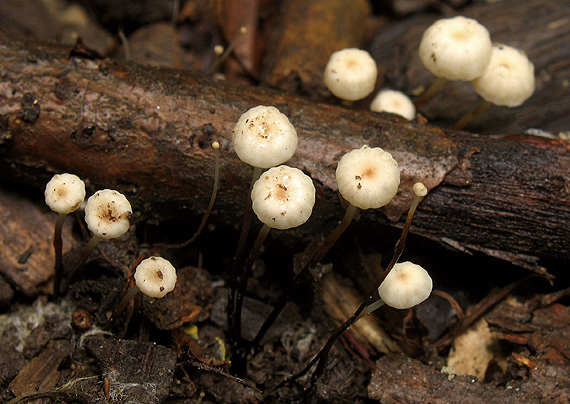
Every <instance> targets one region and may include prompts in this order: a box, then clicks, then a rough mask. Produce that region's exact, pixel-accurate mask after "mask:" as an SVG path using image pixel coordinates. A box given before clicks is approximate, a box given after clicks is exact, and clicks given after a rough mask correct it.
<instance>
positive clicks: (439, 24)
mask: <svg viewBox="0 0 570 404" xmlns="http://www.w3.org/2000/svg"><path fill="white" fill-rule="evenodd" d="M492 48H493V43H492V42H491V36H490V35H489V31H488V30H487V28H485V27H484V26H483V25H481V24H479V23H478V22H477V20H474V19H472V18H466V17H463V16H458V17H453V18H444V19H441V20H438V21H436V22H435V23H433V24H432V25H431V26H430V27H429V28H428V29H427V30H426V31H425V32H424V35H423V37H422V40H421V42H420V48H419V54H420V59H421V60H422V62H423V64H424V66H425V67H426V69H428V70H429V71H430V72H432V73H433V74H435V75H436V76H438V77H444V78H446V79H448V80H467V81H470V80H473V79H474V78H476V77H479V76H480V75H482V74H483V72H484V71H485V69H486V67H487V65H488V64H489V60H490V59H491V50H492Z"/></svg>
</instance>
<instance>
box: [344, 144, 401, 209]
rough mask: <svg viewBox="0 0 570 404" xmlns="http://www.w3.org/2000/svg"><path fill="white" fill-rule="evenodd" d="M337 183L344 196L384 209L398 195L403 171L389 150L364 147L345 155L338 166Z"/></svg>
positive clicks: (362, 205)
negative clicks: (401, 171)
mask: <svg viewBox="0 0 570 404" xmlns="http://www.w3.org/2000/svg"><path fill="white" fill-rule="evenodd" d="M336 183H337V186H338V190H339V192H340V194H341V195H342V197H343V198H344V199H346V200H347V201H348V202H350V203H351V204H353V205H354V206H356V207H359V208H360V209H370V208H380V207H382V206H384V205H387V204H388V203H390V201H391V200H392V198H393V197H394V196H395V195H396V192H397V191H398V186H399V185H400V170H399V169H398V163H397V162H396V160H394V158H393V157H392V155H391V154H390V153H388V152H387V151H384V150H383V149H381V148H379V147H374V148H369V147H368V146H363V147H362V148H360V149H354V150H352V151H350V152H348V153H346V154H345V155H344V156H342V158H341V159H340V161H339V162H338V166H337V168H336Z"/></svg>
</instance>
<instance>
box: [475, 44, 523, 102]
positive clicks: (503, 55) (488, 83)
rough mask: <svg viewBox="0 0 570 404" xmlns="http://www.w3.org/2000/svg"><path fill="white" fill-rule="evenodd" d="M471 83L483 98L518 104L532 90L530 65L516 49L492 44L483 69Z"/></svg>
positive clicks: (490, 100) (489, 100)
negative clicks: (491, 49) (485, 67)
mask: <svg viewBox="0 0 570 404" xmlns="http://www.w3.org/2000/svg"><path fill="white" fill-rule="evenodd" d="M472 83H473V87H475V91H476V92H477V94H479V95H480V96H481V97H483V99H484V100H485V101H488V102H491V103H493V104H495V105H501V106H507V107H518V106H519V105H521V104H522V103H523V102H525V101H526V100H527V99H528V98H530V96H531V95H532V93H533V92H534V65H533V64H532V63H531V61H530V60H528V57H527V56H526V55H525V54H524V52H522V51H520V50H519V49H516V48H513V47H510V46H507V45H502V44H499V45H495V46H494V47H493V53H492V55H491V61H490V63H489V65H488V67H487V69H486V70H485V72H484V73H483V74H482V75H481V76H479V77H477V78H476V79H475V80H473V81H472Z"/></svg>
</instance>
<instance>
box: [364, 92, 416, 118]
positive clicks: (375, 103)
mask: <svg viewBox="0 0 570 404" xmlns="http://www.w3.org/2000/svg"><path fill="white" fill-rule="evenodd" d="M370 110H371V111H374V112H391V113H392V114H396V115H400V116H403V117H404V118H406V119H407V120H408V121H411V120H412V119H414V118H415V117H416V107H415V106H414V103H413V102H412V100H410V97H408V96H407V95H406V94H404V93H403V92H401V91H396V90H381V91H380V92H378V94H376V97H374V100H372V103H371V104H370Z"/></svg>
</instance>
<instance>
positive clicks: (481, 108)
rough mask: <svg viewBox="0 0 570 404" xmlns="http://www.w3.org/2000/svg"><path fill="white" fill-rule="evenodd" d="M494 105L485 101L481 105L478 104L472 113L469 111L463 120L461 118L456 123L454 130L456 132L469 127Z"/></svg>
mask: <svg viewBox="0 0 570 404" xmlns="http://www.w3.org/2000/svg"><path fill="white" fill-rule="evenodd" d="M492 105H493V104H491V103H490V102H489V101H485V100H483V101H481V102H480V103H479V104H477V106H476V107H475V108H473V109H472V110H471V111H469V112H468V113H466V114H465V115H463V116H462V117H461V118H459V120H458V121H457V122H456V123H455V125H453V129H455V130H461V129H463V128H464V127H466V126H467V125H469V123H470V122H471V121H473V119H475V118H477V117H478V116H479V115H482V114H484V113H485V112H486V111H487V110H488V109H489V108H490V107H491V106H492Z"/></svg>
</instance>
